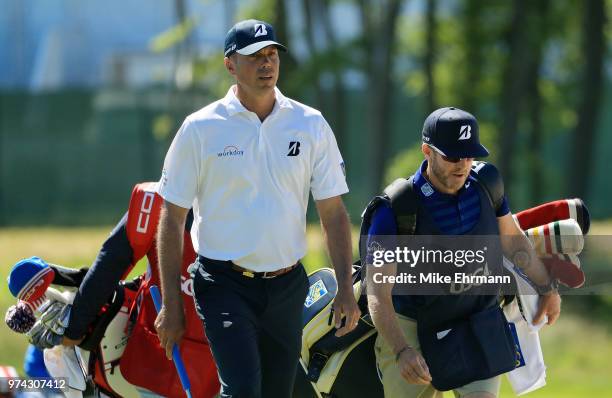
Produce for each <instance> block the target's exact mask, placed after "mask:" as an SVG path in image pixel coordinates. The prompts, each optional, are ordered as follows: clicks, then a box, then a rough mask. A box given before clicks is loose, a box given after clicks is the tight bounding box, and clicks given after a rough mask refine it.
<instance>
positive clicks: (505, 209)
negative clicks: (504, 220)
mask: <svg viewBox="0 0 612 398" xmlns="http://www.w3.org/2000/svg"><path fill="white" fill-rule="evenodd" d="M508 213H510V205H508V198H507V197H506V195H504V199H503V200H502V203H501V205H500V206H499V208H498V209H497V210H496V211H495V215H496V216H497V217H503V216H505V215H506V214H508Z"/></svg>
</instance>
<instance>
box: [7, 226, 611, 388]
mask: <svg viewBox="0 0 612 398" xmlns="http://www.w3.org/2000/svg"><path fill="white" fill-rule="evenodd" d="M609 225H610V224H608V226H609ZM594 229H595V230H596V231H599V232H600V233H603V232H602V231H603V230H604V229H605V230H607V228H603V227H602V226H601V225H596V226H594ZM110 230H111V227H110V226H109V227H96V228H39V229H34V228H24V229H18V228H9V229H0V248H1V250H0V261H1V262H0V264H1V267H0V277H1V278H2V281H3V283H4V286H3V288H2V290H1V294H0V310H1V311H2V314H4V313H5V312H6V309H7V308H8V306H10V305H12V304H13V303H14V302H15V299H14V298H13V297H12V296H11V295H10V293H9V291H8V288H7V286H6V282H5V281H6V277H7V274H8V271H9V270H10V267H11V266H12V265H13V264H14V263H15V262H16V261H18V260H19V259H21V258H23V257H29V256H32V255H38V256H40V257H43V258H44V259H46V260H48V261H50V262H54V263H58V264H62V265H69V266H73V267H80V266H84V265H89V264H90V263H91V262H92V260H93V259H94V256H95V255H96V253H97V251H98V249H99V247H100V245H101V244H102V242H103V241H104V239H105V237H106V236H107V235H108V233H109V231H110ZM356 234H357V233H356V231H354V238H355V239H354V242H356ZM308 244H309V255H308V256H307V257H306V258H305V260H304V263H305V264H306V266H307V267H308V268H310V269H313V268H316V267H319V266H322V265H327V261H326V256H325V254H324V251H323V243H322V241H321V239H320V233H319V228H318V226H311V227H309V230H308ZM144 267H145V263H144V262H141V263H139V264H138V266H137V269H136V270H135V271H134V272H142V270H144ZM571 299H572V297H568V298H566V299H565V300H566V302H569V301H570V300H571ZM540 336H541V340H542V345H543V351H544V355H545V359H546V364H547V366H548V372H547V373H548V378H547V381H548V385H547V386H546V387H544V388H543V389H541V390H539V391H537V392H534V393H531V394H529V395H527V396H528V397H534V398H543V397H550V398H553V397H554V398H582V397H598V398H599V397H602V398H606V397H611V398H612V379H611V378H610V371H609V369H610V366H609V358H612V330H611V327H610V325H603V324H598V323H593V322H592V321H591V320H587V319H585V318H581V317H580V316H579V314H576V313H571V312H569V311H566V312H563V313H562V316H561V318H560V320H559V322H558V323H557V324H556V325H555V326H554V327H552V328H545V329H544V330H543V332H542V333H541V334H540ZM26 345H27V343H26V339H25V338H24V337H23V336H21V335H18V334H16V333H13V332H12V331H10V330H9V329H8V328H7V326H6V325H5V324H4V322H2V326H0V346H1V349H0V365H12V366H15V367H16V368H17V369H18V370H19V371H21V367H22V357H23V352H24V350H25V347H26ZM451 396H452V394H448V393H447V394H445V397H451ZM501 396H502V397H513V396H514V394H513V393H512V392H511V389H510V387H509V385H508V383H507V382H506V381H505V379H504V383H503V385H502V394H501Z"/></svg>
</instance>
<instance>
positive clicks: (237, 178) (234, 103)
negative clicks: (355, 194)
mask: <svg viewBox="0 0 612 398" xmlns="http://www.w3.org/2000/svg"><path fill="white" fill-rule="evenodd" d="M234 88H235V86H233V87H231V88H230V90H229V91H228V93H227V95H226V96H225V98H223V99H221V100H219V101H216V102H213V103H212V104H210V105H208V106H206V107H205V108H203V109H201V110H199V111H197V112H195V113H193V114H191V115H189V116H188V117H187V118H186V119H185V121H184V123H183V125H182V126H181V128H180V130H179V131H178V133H177V134H176V136H175V137H174V140H173V142H172V145H171V146H170V149H169V150H168V154H167V155H166V160H165V162H164V169H163V171H162V176H161V180H160V184H159V194H160V195H161V196H162V197H163V198H164V199H165V200H167V201H169V202H171V203H173V204H175V205H178V206H180V207H184V208H190V207H193V210H194V223H193V227H192V229H191V238H192V241H193V245H194V249H195V250H196V252H197V253H199V254H201V255H203V256H205V257H208V258H213V259H217V260H231V261H233V262H234V263H236V264H238V265H240V266H242V267H244V268H248V269H251V270H253V271H258V272H259V271H274V270H277V269H280V268H283V267H287V266H289V265H292V264H294V263H295V262H296V261H298V260H299V259H300V258H302V257H304V255H305V254H306V208H307V206H308V195H309V191H312V195H313V198H314V199H315V200H321V199H327V198H331V197H334V196H338V195H342V194H344V193H347V192H348V187H347V185H346V178H345V176H344V163H343V161H342V157H341V155H340V151H339V150H338V146H337V144H336V139H335V137H334V134H333V133H332V131H331V128H330V127H329V125H328V124H327V122H326V121H325V119H324V118H323V116H322V115H321V113H320V112H319V111H317V110H316V109H313V108H310V107H308V106H306V105H303V104H301V103H299V102H297V101H294V100H292V99H289V98H287V97H285V96H283V95H282V94H281V92H280V91H279V90H278V89H276V102H275V104H274V109H273V110H272V113H271V114H270V115H268V117H267V118H266V119H265V120H264V121H263V122H261V121H260V120H259V118H258V117H257V115H256V114H255V113H253V112H250V111H248V110H247V109H246V108H245V107H244V106H243V105H242V104H241V103H240V101H239V100H238V98H236V96H235V94H234Z"/></svg>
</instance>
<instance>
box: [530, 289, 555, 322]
mask: <svg viewBox="0 0 612 398" xmlns="http://www.w3.org/2000/svg"><path fill="white" fill-rule="evenodd" d="M559 314H561V296H559V293H558V292H557V291H552V292H550V293H548V294H545V295H542V296H540V301H539V302H538V312H536V314H535V316H534V317H533V324H534V325H538V324H539V323H540V322H542V318H544V315H546V316H547V317H548V324H549V325H552V324H554V323H555V322H556V321H557V319H558V318H559Z"/></svg>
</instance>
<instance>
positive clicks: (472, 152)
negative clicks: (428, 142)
mask: <svg viewBox="0 0 612 398" xmlns="http://www.w3.org/2000/svg"><path fill="white" fill-rule="evenodd" d="M436 148H437V149H438V150H439V151H441V152H442V153H443V154H444V156H447V157H449V158H462V159H466V158H486V157H487V156H489V151H488V150H487V148H485V147H484V145H482V144H476V145H469V146H468V145H466V146H461V147H459V148H456V149H455V150H452V151H451V150H448V149H447V148H442V147H440V146H436Z"/></svg>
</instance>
